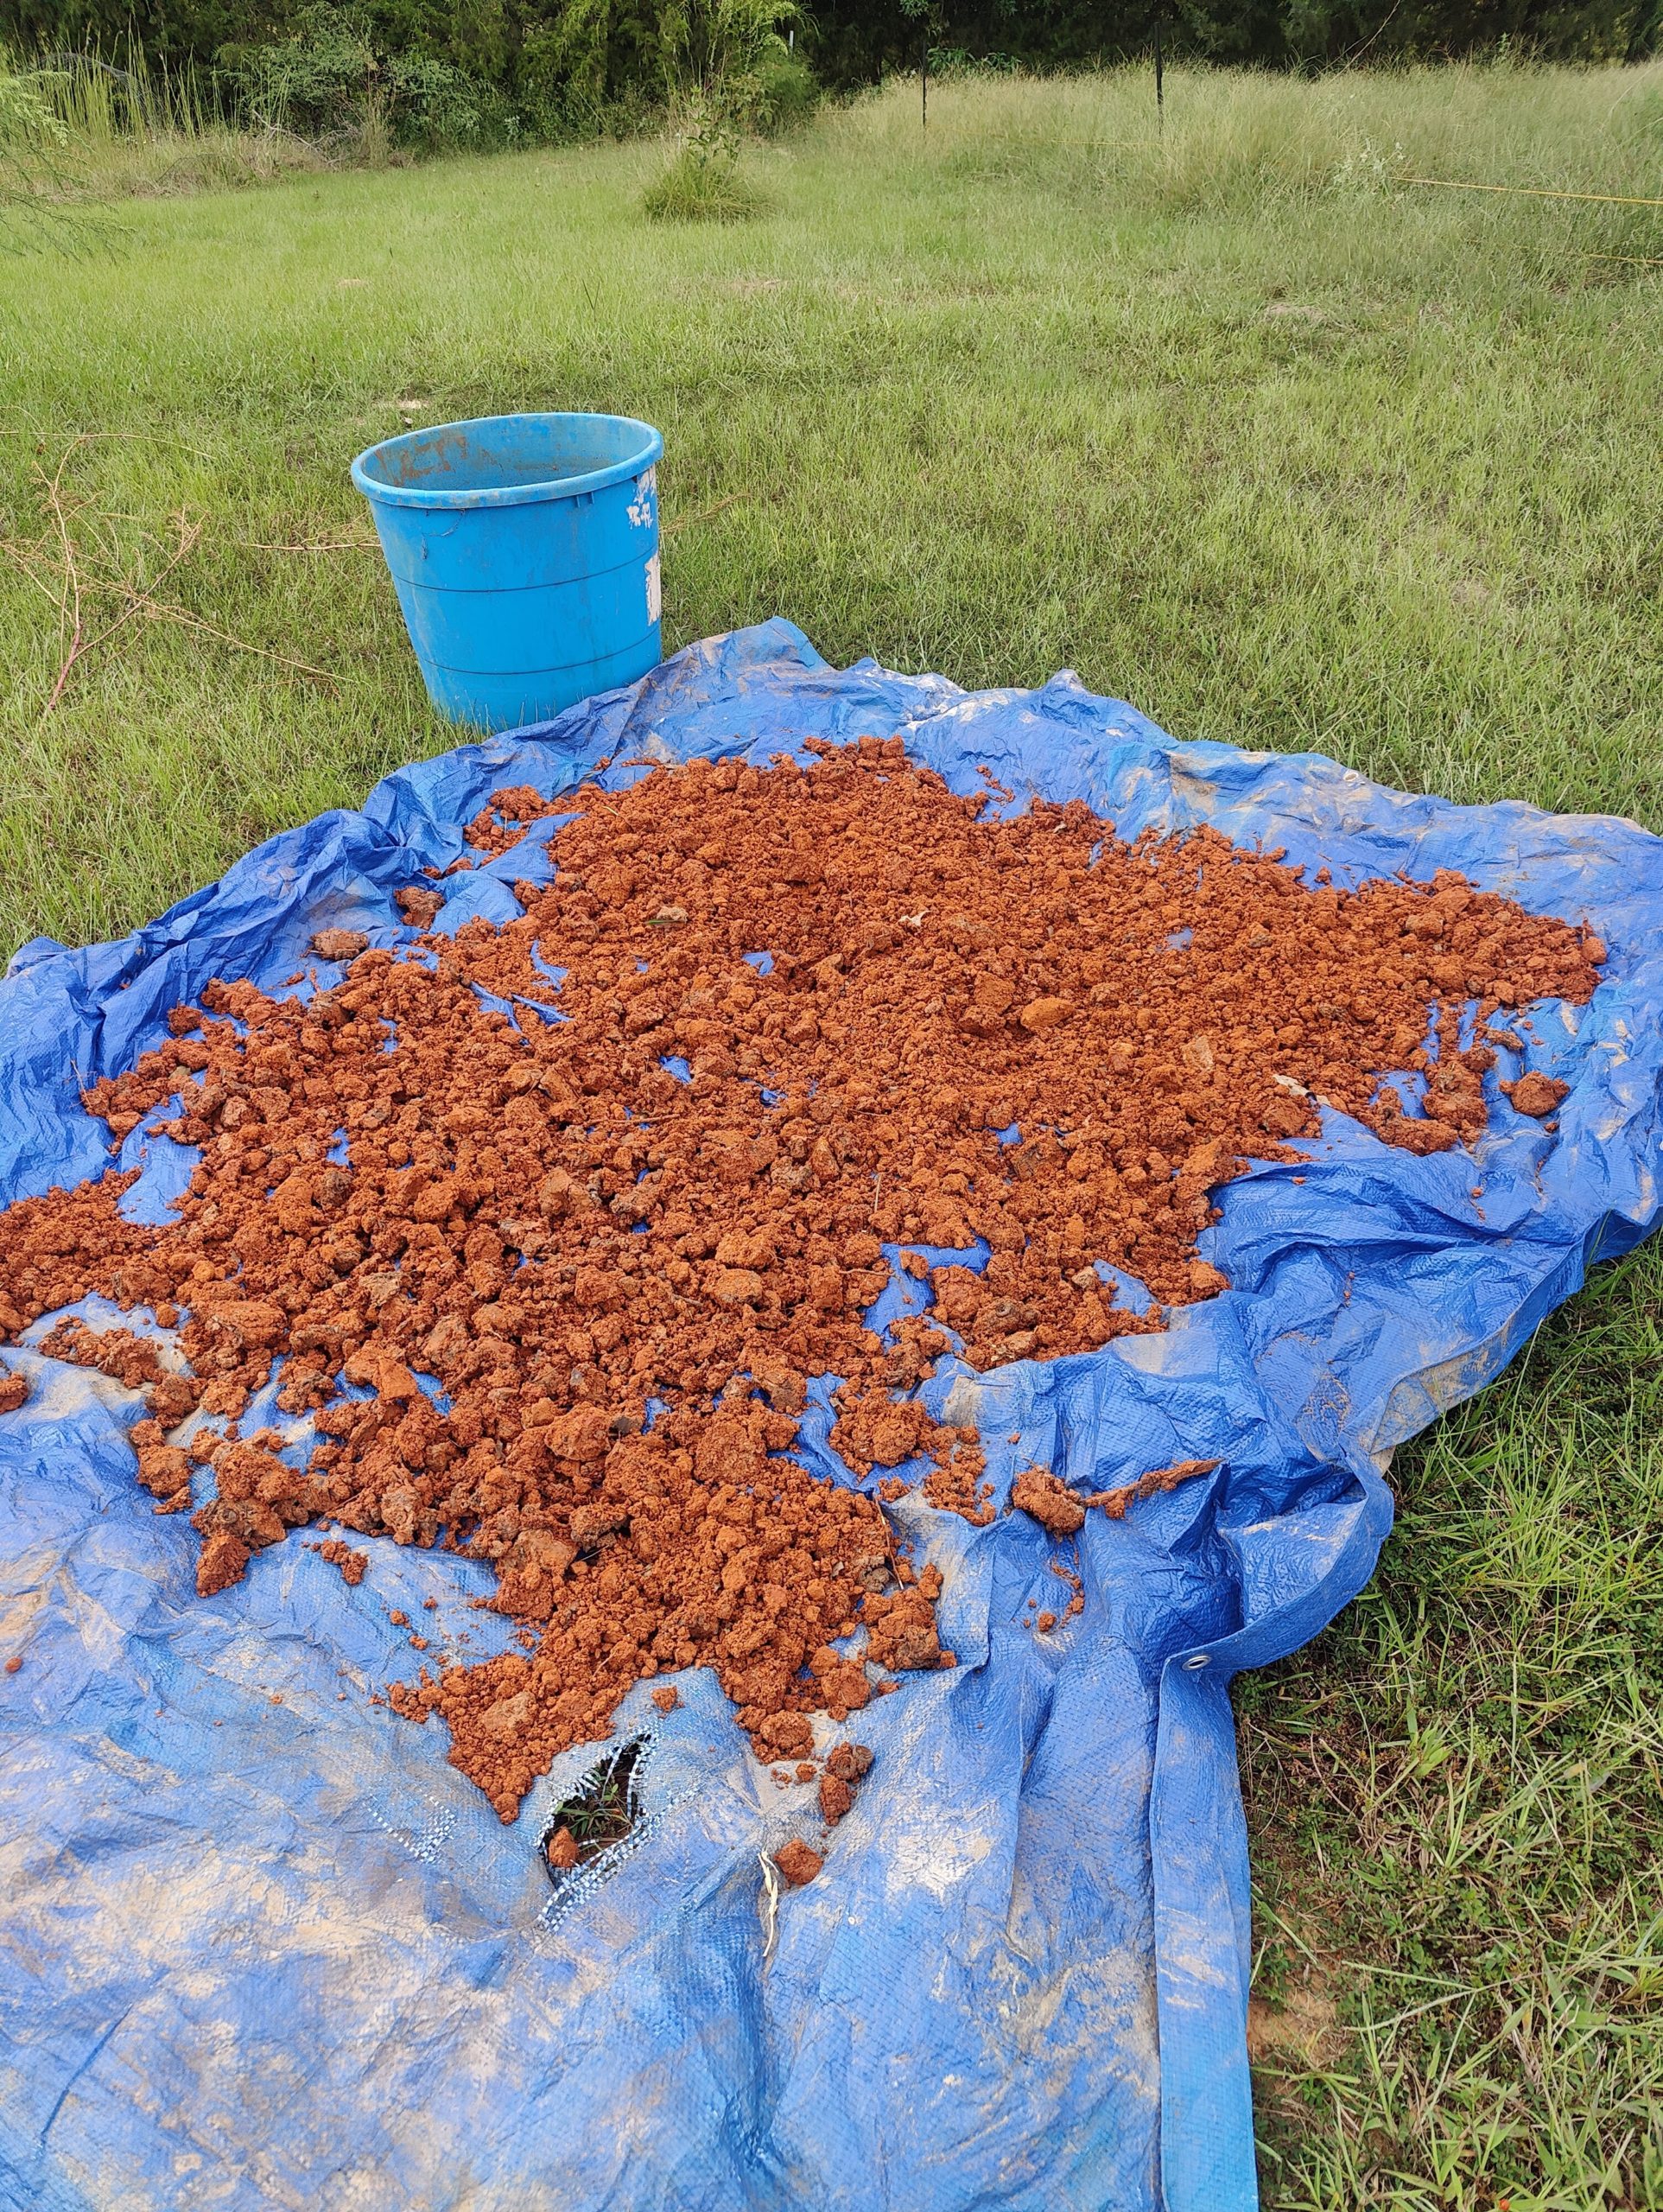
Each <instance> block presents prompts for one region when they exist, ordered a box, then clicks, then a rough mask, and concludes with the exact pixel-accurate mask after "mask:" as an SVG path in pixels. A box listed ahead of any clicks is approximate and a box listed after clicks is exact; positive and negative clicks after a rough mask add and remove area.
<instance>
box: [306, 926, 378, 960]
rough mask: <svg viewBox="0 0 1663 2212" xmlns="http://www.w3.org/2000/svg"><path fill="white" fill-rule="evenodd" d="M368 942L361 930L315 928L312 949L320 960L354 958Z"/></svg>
mask: <svg viewBox="0 0 1663 2212" xmlns="http://www.w3.org/2000/svg"><path fill="white" fill-rule="evenodd" d="M369 942H370V940H369V938H367V937H365V934H364V932H363V931H362V930H316V931H314V932H313V936H312V950H313V951H314V952H315V953H316V954H317V956H318V957H319V959H320V960H356V959H357V958H358V956H359V953H360V952H362V951H363V950H365V946H366V945H367V944H369Z"/></svg>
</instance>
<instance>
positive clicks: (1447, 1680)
mask: <svg viewBox="0 0 1663 2212" xmlns="http://www.w3.org/2000/svg"><path fill="white" fill-rule="evenodd" d="M748 158H749V161H750V162H751V165H752V169H753V172H754V174H756V175H757V176H758V177H759V180H760V181H762V183H763V184H764V186H765V189H766V191H767V193H768V194H769V199H770V207H769V212H768V213H765V215H764V216H763V217H762V218H761V219H758V220H754V221H752V222H749V223H746V224H741V225H737V226H730V227H698V228H687V227H677V228H667V227H660V226H649V225H646V224H644V222H643V221H642V220H641V219H640V217H639V213H638V195H639V193H640V191H641V188H642V187H643V185H644V182H645V181H647V180H648V179H649V178H650V177H651V175H652V174H653V172H654V170H655V168H656V167H657V164H658V163H659V162H661V160H662V155H661V153H660V152H659V151H658V150H657V149H654V148H652V147H651V146H649V145H645V144H635V145H624V146H606V147H598V148H594V149H577V150H571V151H562V152H549V153H531V154H525V155H521V156H512V157H501V158H498V159H494V160H490V161H485V160H481V161H467V162H447V163H442V164H434V165H430V166H427V167H422V168H404V169H396V170H384V171H380V172H376V173H368V172H364V173H345V174H333V173H331V174H318V175H297V176H294V177H291V178H289V180H287V181H282V182H280V183H274V184H270V185H265V186H262V187H260V188H251V189H247V190H244V191H215V192H212V193H200V194H197V195H195V196H190V197H173V198H168V197H160V198H126V199H124V200H120V201H119V202H117V203H114V204H112V205H111V206H109V207H105V208H103V209H86V210H83V211H82V212H81V213H79V215H78V216H77V218H76V219H75V221H74V222H73V224H72V225H71V226H70V227H68V228H67V230H60V231H59V232H44V233H34V232H27V233H26V232H16V231H15V230H14V231H13V232H10V234H9V242H10V244H11V245H13V246H15V248H16V250H15V251H8V252H7V253H5V254H4V255H3V256H0V671H3V673H0V939H3V944H0V954H3V953H4V952H7V951H10V949H11V948H12V947H13V946H14V945H15V944H17V943H18V942H20V941H21V940H22V939H23V938H27V937H29V936H30V935H31V934H34V933H35V932H37V931H44V932H47V933H49V934H51V935H53V936H55V937H58V938H63V939H66V940H69V941H80V940H84V939H86V938H96V937H100V936H105V935H110V934H114V933H117V932H119V931H123V930H125V929H127V928H128V927H130V926H131V925H133V924H135V923H136V922H138V921H140V920H142V919H143V918H145V917H147V916H148V915H150V914H152V913H154V912H157V911H159V910H160V909H161V908H162V907H163V906H166V905H168V903H169V902H170V901H171V900H173V899H175V898H177V897H179V896H181V894H182V893H185V892H187V891H188V890H190V889H191V888H192V887H194V886H196V885H197V884H199V883H200V882H202V881H204V880H207V879H209V878H211V877H212V876H213V875H214V874H217V873H218V872H219V870H220V869H221V868H223V867H224V865H225V863H226V862H227V861H230V860H231V859H232V857H233V856H234V855H236V854H237V853H238V852H240V851H241V850H243V849H244V848H245V847H246V846H248V845H249V844H251V843H252V842H255V841H257V839H259V838H261V837H263V836H266V835H268V834H269V833H270V832H271V831H273V830H275V829H279V828H282V827H283V826H284V825H286V824H288V823H294V822H296V821H299V820H302V819H304V818H305V817H308V816H309V815H311V814H314V813H315V812H317V811H318V810H321V809H322V808H325V807H327V806H332V805H336V804H352V803H355V802H356V801H357V800H358V799H359V798H360V797H361V796H362V794H363V792H364V791H365V789H366V788H367V786H368V785H370V784H371V782H372V781H373V780H374V779H376V778H377V777H378V776H379V775H381V774H382V773H384V772H385V771H386V770H387V769H389V768H390V767H392V766H395V765H397V763H398V762H400V761H402V760H408V759H409V758H411V757H412V756H414V755H416V754H418V753H423V752H427V751H431V750H435V749H437V748H439V747H442V746H444V745H445V744H447V742H449V741H451V740H452V736H453V733H450V732H448V731H447V729H446V728H444V727H443V726H441V724H439V723H438V722H437V721H435V718H434V717H433V715H431V714H430V713H429V711H428V709H427V706H426V703H425V700H424V698H423V696H422V691H421V688H420V684H419V682H418V680H417V678H416V672H415V670H414V666H413V664H412V663H411V661H410V659H409V653H408V650H407V648H406V646H405V644H404V640H403V632H402V630H401V627H400V624H399V619H398V614H397V607H396V605H395V603H394V600H393V596H392V592H391V589H390V585H389V583H388V582H387V580H386V577H385V575H384V571H383V569H382V567H381V563H380V560H379V556H378V554H377V553H376V551H375V550H374V548H373V540H372V537H371V532H370V529H369V526H368V523H367V520H366V518H365V514H364V513H363V512H362V511H361V510H360V507H359V503H358V502H357V499H356V496H355V494H354V493H352V488H351V486H350V484H349V481H348V478H347V465H348V462H349V461H350V460H351V458H352V454H354V453H355V452H357V451H358V450H359V448H362V447H364V446H365V445H368V444H370V443H371V442H374V441H375V440H376V439H378V438H379V437H383V436H386V435H390V434H391V433H393V432H394V431H396V430H397V429H399V428H400V427H402V426H403V424H404V423H410V422H426V421H437V420H442V419H445V418H447V417H451V416H462V415H470V414H485V413H490V412H495V411H498V410H508V409H516V408H541V407H570V408H600V409H606V410H616V411H621V412H627V413H632V414H638V415H641V416H646V417H648V418H649V419H651V421H653V422H655V423H657V424H658V425H659V426H660V427H661V428H662V429H663V433H664V436H665V442H666V456H665V461H664V465H663V470H662V472H661V480H662V488H663V502H664V513H665V518H666V525H667V531H668V535H667V537H666V542H665V551H664V609H665V626H666V632H667V640H666V642H667V645H671V646H673V645H679V644H681V643H683V642H685V641H686V640H688V639H693V638H696V637H700V636H702V635H705V634H707V633H708V632H714V631H719V630H723V629H727V628H729V627H731V626H734V625H736V624H740V623H745V622H749V621H752V620H759V619H760V618H762V617H764V616H767V615H772V614H784V615H788V616H790V617H791V618H792V619H793V620H796V621H797V622H799V623H800V624H801V625H802V626H803V628H804V629H805V630H807V631H808V632H809V635H810V636H811V637H812V638H813V639H815V641H816V644H817V645H819V647H820V649H821V650H822V652H824V653H825V654H826V655H827V656H828V658H831V659H833V660H835V661H840V662H841V661H847V660H849V659H853V658H856V657H858V656H860V655H862V654H866V653H870V654H873V655H876V656H877V657H878V658H880V659H882V660H885V661H886V662H888V663H890V664H892V665H896V666H899V667H902V668H907V669H922V668H936V669H940V670H943V671H945V672H946V673H947V674H948V675H949V676H951V677H955V678H956V679H957V680H958V681H960V682H961V683H967V684H989V683H999V684H1004V683H1036V682H1038V681H1041V680H1043V679H1044V677H1047V676H1048V675H1050V673H1052V672H1053V671H1055V670H1056V669H1057V668H1059V667H1062V666H1071V667H1073V668H1075V669H1076V670H1077V671H1079V672H1080V674H1081V676H1082V677H1083V679H1084V680H1085V681H1086V682H1087V683H1089V684H1090V685H1092V686H1093V687H1094V688H1096V689H1099V690H1106V691H1109V692H1112V693H1114V694H1117V695H1119V696H1123V697H1126V698H1128V699H1130V700H1132V701H1133V702H1135V703H1136V704H1137V705H1138V706H1139V707H1140V708H1142V709H1144V710H1145V711H1146V712H1147V713H1149V714H1151V715H1153V716H1154V717H1155V718H1156V719H1157V720H1158V721H1160V722H1161V723H1163V724H1164V725H1165V727H1166V728H1169V729H1171V730H1172V731H1173V732H1175V733H1176V734H1179V735H1181V736H1184V737H1203V736H1204V737H1214V738H1221V739H1227V740H1230V741H1235V742H1239V743H1241V744H1245V745H1248V746H1254V747H1275V748H1282V749H1290V748H1298V747H1317V748H1320V749H1322V750H1323V751H1326V752H1328V753H1333V754H1336V755H1337V756H1338V757H1339V758H1340V759H1342V760H1346V761H1348V762H1350V763H1352V764H1353V765H1355V766H1357V767H1359V768H1361V769H1363V770H1365V771H1366V772H1368V773H1370V774H1372V775H1374V776H1377V777H1380V778H1382V779H1387V780H1389V781H1392V782H1393V783H1397V784H1400V785H1409V786H1413V787H1417V788H1421V789H1425V790H1428V791H1437V792H1440V793H1443V794H1446V795H1448V796H1450V797H1452V798H1459V799H1463V800H1483V799H1489V798H1501V797H1504V796H1505V797H1514V798H1527V799H1531V800H1534V801H1536V802H1538V803H1539V804H1543V805H1546V806H1551V807H1557V808H1571V809H1576V810H1611V811H1615V812H1620V813H1625V814H1629V815H1633V816H1635V817H1638V818H1639V819H1641V821H1643V822H1646V823H1648V824H1649V825H1650V826H1653V827H1663V747H1660V741H1663V666H1660V652H1659V646H1660V628H1659V612H1660V609H1659V582H1660V567H1663V548H1660V530H1663V495H1660V485H1663V469H1660V465H1659V460H1660V424H1663V353H1660V340H1663V208H1647V207H1633V206H1617V205H1607V204H1599V203H1589V202H1572V201H1555V200H1540V199H1530V198H1525V197H1509V196H1501V195H1492V194H1479V193H1464V192H1456V191H1450V190H1446V189H1441V188H1436V187H1434V186H1430V185H1423V184H1418V183H1412V182H1410V181H1408V180H1409V179H1412V178H1422V177H1428V178H1441V179H1457V180H1468V181H1482V182H1487V183H1498V182H1499V183H1512V184H1520V185H1530V186H1537V187H1559V188H1568V189H1573V190H1578V191H1586V192H1593V193H1607V194H1621V195H1626V196H1628V197H1630V198H1641V199H1643V198H1647V197H1651V198H1654V199H1663V69H1660V68H1658V67H1651V68H1648V69H1645V70H1627V71H1615V70H1614V71H1609V72H1596V73H1580V74H1578V73H1549V72H1533V71H1528V70H1521V69H1514V68H1500V67H1498V68H1494V69H1487V70H1482V71H1472V70H1465V69H1462V70H1448V71H1444V72H1439V73H1426V74H1406V75H1396V76H1385V77H1379V78H1369V77H1365V76H1361V75H1359V76H1350V77H1338V78H1333V79H1326V80H1323V81H1322V82H1320V83H1315V84H1300V83H1297V82H1294V81H1292V80H1277V79H1239V78H1236V79H1233V78H1229V77H1227V76H1214V77H1206V76H1203V75H1200V74H1198V73H1187V72H1180V73H1175V74H1172V75H1170V76H1169V78H1168V96H1167V105H1166V111H1165V123H1164V127H1163V128H1162V129H1161V130H1160V131H1159V132H1158V131H1157V118H1156V114H1155V109H1154V105H1153V100H1152V87H1151V86H1150V84H1149V82H1148V80H1147V79H1146V77H1144V76H1142V75H1139V74H1133V73H1127V74H1124V75H1118V76H1114V77H1109V78H1105V79H1097V80H1087V81H1079V82H1074V83H1068V84H1055V85H1046V84H1023V83H1014V82H985V83H981V84H966V85H956V86H953V85H949V86H941V87H938V88H937V89H936V90H934V91H932V94H931V101H930V124H929V130H928V133H927V136H926V135H924V134H922V133H921V131H920V129H919V123H918V114H917V87H916V86H910V87H909V86H896V87H893V88H892V89H891V90H890V91H888V92H885V94H884V95H882V96H881V97H879V98H876V99H872V100H869V101H866V102H865V103H862V104H860V105H857V106H855V107H854V108H852V109H848V110H844V111H836V112H832V113H829V114H828V115H827V116H825V117H824V118H822V120H821V122H820V123H819V124H816V126H815V128H814V129H813V130H811V131H810V132H809V133H808V134H807V135H806V136H804V137H801V138H798V139H797V140H794V141H791V142H790V143H786V144H784V145H780V146H776V147H771V148H766V149H758V150H757V151H755V152H754V153H753V154H752V156H749V157H748ZM153 171H154V165H152V173H153ZM78 620H79V630H78V628H77V622H78ZM78 638H79V651H78V652H74V654H73V659H72V648H74V647H75V646H76V644H77V639H78ZM67 663H68V666H67V671H66V664H67ZM300 664H303V665H300ZM48 705H49V709H50V710H49V711H48ZM1660 1317H1663V1267H1660V1264H1659V1261H1658V1259H1657V1257H1656V1256H1655V1255H1653V1254H1652V1253H1651V1252H1649V1251H1647V1250H1642V1251H1641V1253H1640V1254H1638V1255H1635V1256H1634V1258H1632V1259H1631V1260H1630V1261H1628V1262H1625V1263H1623V1264H1622V1265H1621V1266H1619V1267H1615V1268H1609V1269H1607V1270H1605V1271H1604V1272H1603V1274H1601V1275H1600V1276H1599V1277H1598V1278H1597V1279H1596V1281H1595V1282H1594V1284H1593V1285H1592V1286H1591V1287H1590V1289H1589V1290H1588V1291H1587V1292H1585V1293H1584V1294H1583V1296H1582V1297H1581V1298H1579V1299H1578V1300H1576V1301H1575V1302H1574V1303H1573V1304H1572V1305H1571V1306H1570V1307H1569V1308H1568V1309H1566V1310H1565V1312H1564V1313H1561V1314H1560V1316H1559V1317H1558V1319H1556V1320H1555V1321H1553V1322H1552V1323H1551V1324H1550V1325H1548V1326H1547V1327H1546V1329H1544V1330H1543V1332H1541V1333H1540V1335H1539V1338H1537V1340H1536V1341H1535V1343H1534V1344H1533V1346H1532V1347H1531V1349H1530V1351H1528V1353H1527V1355H1525V1356H1524V1357H1521V1358H1520V1361H1519V1362H1518V1363H1516V1365H1515V1367H1514V1369H1513V1370H1511V1371H1510V1372H1509V1374H1508V1375H1507V1377H1505V1378H1504V1380H1503V1381H1502V1382H1501V1383H1499V1384H1498V1385H1497V1386H1496V1387H1495V1389H1492V1390H1490V1391H1489V1392H1488V1393H1487V1394H1486V1395H1484V1396H1483V1397H1482V1398H1481V1399H1479V1400H1478V1401H1476V1402H1475V1403H1474V1404H1473V1405H1471V1406H1470V1407H1469V1408H1465V1409H1464V1410H1463V1411H1461V1412H1460V1413H1458V1414H1456V1415H1454V1416H1452V1417H1451V1418H1450V1419H1449V1420H1447V1421H1444V1422H1443V1423H1442V1424H1441V1425H1440V1426H1439V1427H1438V1429H1437V1430H1436V1431H1435V1432H1433V1433H1431V1435H1430V1436H1429V1437H1427V1438H1426V1439H1425V1440H1422V1441H1421V1442H1420V1443H1419V1444H1418V1445H1416V1446H1412V1447H1410V1448H1408V1449H1406V1451H1404V1452H1401V1453H1400V1455H1399V1457H1398V1459H1397V1461H1396V1462H1395V1465H1394V1466H1393V1471H1392V1478H1393V1484H1394V1486H1395V1488H1396V1491H1397V1493H1398V1497H1399V1501H1400V1517H1399V1520H1398V1524H1397V1528H1396V1530H1395V1533H1394V1534H1393V1537H1392V1539H1391V1541H1390V1542H1389V1544H1388V1546H1387V1551H1386V1554H1385V1556H1384V1559H1383V1560H1382V1565H1381V1573H1380V1574H1379V1576H1378V1578H1377V1579H1376V1581H1375V1583H1374V1586H1373V1587H1372V1588H1371V1589H1370V1591H1369V1592H1368V1593H1367V1595H1366V1596H1365V1597H1364V1598H1362V1599H1361V1600H1359V1601H1358V1603H1357V1604H1355V1605H1353V1606H1352V1607H1351V1608H1350V1609H1349V1611H1348V1612H1347V1613H1346V1614H1345V1615H1344V1616H1343V1617H1342V1618H1341V1619H1340V1620H1339V1621H1338V1622H1337V1623H1336V1624H1335V1625H1334V1627H1333V1628H1332V1629H1331V1630H1330V1631H1329V1632H1328V1633H1327V1634H1326V1635H1324V1636H1323V1637H1322V1638H1321V1639H1320V1640H1319V1641H1318V1642H1317V1643H1316V1644H1314V1645H1312V1646H1311V1647H1310V1648H1309V1649H1307V1650H1306V1651H1304V1652H1303V1653H1301V1654H1299V1655H1298V1656H1297V1657H1295V1658H1294V1659H1292V1660H1291V1661H1289V1662H1286V1663H1285V1665H1283V1666H1281V1667H1279V1668H1277V1669H1273V1670H1271V1671H1270V1672H1269V1673H1267V1674H1266V1675H1263V1676H1260V1677H1257V1678H1254V1679H1251V1680H1247V1681H1243V1682H1242V1683H1241V1685H1240V1687H1239V1690H1238V1700H1237V1702H1238V1710H1239V1712H1240V1714H1241V1748H1242V1755H1243V1764H1244V1771H1245V1774H1246V1777H1247V1785H1248V1796H1249V1802H1248V1812H1249V1821H1250V1825H1251V1828H1252V1833H1253V1844H1254V1866H1255V1875H1256V1882H1257V1889H1258V1899H1257V1904H1258V1919H1257V1928H1256V1936H1257V1942H1258V1944H1259V1986H1260V1992H1261V1999H1260V2003H1259V2004H1258V2005H1256V2006H1255V2019H1254V2041H1255V2050H1256V2053H1257V2055H1258V2060H1259V2067H1258V2082H1259V2107H1260V2133H1261V2144H1262V2150H1261V2172H1262V2177H1263V2187H1264V2193H1265V2197H1266V2202H1267V2204H1268V2205H1270V2206H1273V2207H1277V2208H1294V2207H1304V2206H1322V2207H1336V2208H1350V2207H1353V2206H1359V2205H1393V2206H1404V2207H1414V2208H1417V2212H1419V2208H1423V2207H1424V2208H1426V2212H1431V2208H1438V2209H1439V2212H1466V2209H1467V2208H1474V2212H1492V2208H1494V2207H1497V2206H1499V2205H1501V2203H1502V2202H1504V2201H1505V2202H1507V2203H1508V2204H1509V2205H1510V2206H1511V2208H1512V2212H1526V2208H1541V2207H1552V2208H1565V2212H1592V2209H1593V2208H1603V2207H1613V2208H1615V2207H1622V2208H1641V2207H1653V2206H1660V2205H1663V2123H1660V2119H1659V2114H1660V2111H1663V1899H1660V1883H1659V1838H1660V1834H1663V1820H1660V1782H1663V1726H1660V1719H1659V1710H1660V1695H1663V1551H1660V1542H1659V1538H1660V1530H1663V1446H1660V1422H1659V1416H1660V1412H1663V1405H1660V1395H1663V1385H1660V1380H1659V1377H1660V1366H1659V1357H1660Z"/></svg>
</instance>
